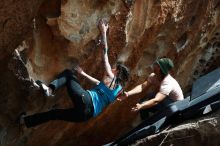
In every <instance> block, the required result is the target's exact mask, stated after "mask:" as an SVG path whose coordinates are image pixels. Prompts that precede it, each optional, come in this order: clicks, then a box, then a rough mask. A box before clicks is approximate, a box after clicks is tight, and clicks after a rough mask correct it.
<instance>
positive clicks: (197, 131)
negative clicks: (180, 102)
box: [132, 111, 220, 146]
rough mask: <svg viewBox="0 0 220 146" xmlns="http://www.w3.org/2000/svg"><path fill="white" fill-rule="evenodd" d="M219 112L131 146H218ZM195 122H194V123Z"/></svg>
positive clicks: (219, 133) (219, 131) (219, 141)
mask: <svg viewBox="0 0 220 146" xmlns="http://www.w3.org/2000/svg"><path fill="white" fill-rule="evenodd" d="M219 115H220V111H218V112H216V113H214V114H212V115H209V116H206V117H203V118H199V119H196V120H193V121H192V120H191V121H187V122H185V123H183V124H181V125H179V126H177V127H175V128H170V129H169V130H164V131H163V132H161V133H159V134H156V135H152V136H149V137H147V138H144V139H141V140H138V141H137V142H135V143H134V144H132V145H135V146H138V145H151V146H159V145H163V146H170V145H174V146H175V145H178V146H185V145H189V146H199V145H211V146H219V145H220V140H219V138H218V137H219V135H220V124H219V122H220V117H219ZM195 121H196V122H195Z"/></svg>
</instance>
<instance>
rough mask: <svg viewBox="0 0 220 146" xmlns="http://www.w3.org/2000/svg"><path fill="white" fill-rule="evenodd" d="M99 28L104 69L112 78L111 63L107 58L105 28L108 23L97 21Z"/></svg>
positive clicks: (106, 28)
mask: <svg viewBox="0 0 220 146" xmlns="http://www.w3.org/2000/svg"><path fill="white" fill-rule="evenodd" d="M99 29H100V31H101V35H102V42H101V43H102V46H103V55H104V64H105V69H106V72H107V74H108V75H109V77H110V78H114V73H113V72H112V68H111V65H110V63H109V60H108V44H107V35H106V33H107V30H108V24H107V23H106V22H104V21H103V20H101V21H100V22H99Z"/></svg>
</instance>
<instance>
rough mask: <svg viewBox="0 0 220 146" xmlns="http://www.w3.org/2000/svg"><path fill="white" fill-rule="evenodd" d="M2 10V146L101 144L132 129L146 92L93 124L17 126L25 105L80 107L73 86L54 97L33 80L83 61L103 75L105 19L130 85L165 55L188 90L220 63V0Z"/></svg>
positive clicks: (37, 2)
mask: <svg viewBox="0 0 220 146" xmlns="http://www.w3.org/2000/svg"><path fill="white" fill-rule="evenodd" d="M0 8H1V9H0V12H1V13H0V29H1V32H0V66H1V67H0V79H1V82H0V95H1V97H0V138H1V145H16V144H17V145H27V146H29V145H31V146H35V145H36V146H39V145H50V146H53V145H54V146H55V145H88V144H89V145H101V144H103V143H107V142H109V141H112V139H114V138H116V137H118V136H119V135H121V134H122V133H124V132H126V131H128V130H129V129H130V128H131V125H132V121H133V120H134V119H135V117H136V114H135V113H131V112H130V108H131V107H132V105H134V104H135V102H136V101H137V100H138V98H141V97H143V96H144V95H139V96H137V98H133V99H129V100H126V101H125V102H123V103H119V102H115V103H113V104H112V105H111V106H109V107H108V108H107V109H106V110H105V111H104V113H103V114H102V115H100V116H99V117H97V118H96V119H91V120H90V121H88V122H85V123H80V124H79V123H78V124H75V123H67V122H62V121H53V122H49V123H46V124H43V125H41V126H38V127H36V128H33V129H25V131H24V132H23V133H20V132H21V131H19V129H18V126H17V125H16V124H15V123H16V118H17V116H18V115H19V113H21V112H22V111H27V112H28V114H32V113H36V112H39V111H46V110H48V109H49V108H51V106H52V105H54V104H55V103H58V106H59V107H61V108H67V107H69V106H72V105H71V103H70V101H69V99H68V96H67V94H66V91H65V89H61V90H60V91H58V92H57V93H56V97H55V99H46V98H45V97H43V95H42V94H41V93H40V92H39V91H35V90H34V88H33V87H32V85H31V78H33V79H40V80H43V81H45V82H47V83H48V82H49V81H51V80H52V79H53V78H54V77H55V76H56V75H57V73H59V72H60V71H62V70H63V69H64V68H67V67H70V66H71V65H73V64H77V63H79V64H80V65H81V66H82V68H83V69H84V70H85V71H86V72H87V73H89V74H90V75H92V76H94V77H96V78H98V79H100V77H101V75H102V74H103V71H102V69H101V66H103V64H102V50H100V48H99V47H98V46H97V41H98V38H99V32H98V30H97V21H98V19H99V18H102V17H105V18H106V19H107V20H108V21H109V26H110V28H109V31H108V43H109V48H110V50H109V57H110V62H111V63H112V64H114V63H115V62H116V61H122V62H124V63H125V64H126V65H128V66H129V67H130V69H131V71H132V78H131V81H130V84H129V85H128V86H127V87H126V88H127V89H130V88H131V87H133V86H135V85H137V84H138V83H140V82H142V81H143V80H144V79H145V78H146V76H147V75H148V74H149V72H150V70H149V68H147V69H146V66H148V65H150V64H151V63H152V62H153V61H154V60H155V59H156V58H157V57H160V56H169V57H170V58H172V59H173V60H174V63H175V70H174V71H173V75H174V76H176V78H177V79H178V80H179V82H180V84H181V86H182V87H183V89H184V91H189V90H190V86H191V84H192V82H193V81H194V80H195V79H196V78H198V77H199V76H200V75H202V74H204V73H207V72H209V71H211V70H213V69H215V68H216V67H219V65H220V64H219V62H220V53H219V51H220V1H219V0H200V1H197V0H187V1H186V0H185V1H184V0H156V1H155V0H136V1H133V0H121V1H114V0H85V1H81V0H44V1H43V0H23V1H21V0H19V1H14V0H7V1H6V0H3V1H1V2H0ZM19 44H20V46H18V45H19ZM15 49H16V50H17V51H18V53H16V52H15V51H14V50H15ZM18 54H20V56H19V55H18ZM82 83H83V86H84V87H86V88H90V87H91V85H90V84H88V83H87V82H86V80H84V79H82Z"/></svg>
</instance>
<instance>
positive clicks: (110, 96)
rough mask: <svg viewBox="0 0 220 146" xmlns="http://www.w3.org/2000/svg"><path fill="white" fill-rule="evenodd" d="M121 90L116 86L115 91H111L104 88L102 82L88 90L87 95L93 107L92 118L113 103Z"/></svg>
mask: <svg viewBox="0 0 220 146" xmlns="http://www.w3.org/2000/svg"><path fill="white" fill-rule="evenodd" d="M121 89H122V87H121V86H120V85H117V86H116V87H115V89H113V90H111V89H109V88H108V87H106V85H105V84H104V83H103V82H100V83H99V84H98V85H97V86H95V87H94V88H93V89H91V90H88V92H89V94H90V95H91V98H92V102H93V107H94V114H93V117H95V116H97V115H98V114H100V113H101V112H102V110H103V109H104V108H105V107H106V106H107V105H109V104H110V103H112V102H113V101H115V99H116V97H117V95H118V93H119V92H120V91H121Z"/></svg>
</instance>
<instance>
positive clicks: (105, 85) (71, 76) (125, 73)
mask: <svg viewBox="0 0 220 146" xmlns="http://www.w3.org/2000/svg"><path fill="white" fill-rule="evenodd" d="M99 29H100V31H101V35H102V40H101V41H100V44H101V47H102V49H103V57H104V66H105V71H106V73H105V74H104V77H103V79H102V81H99V80H97V79H95V78H93V77H91V76H90V75H88V74H87V73H85V72H84V71H83V70H82V68H81V67H79V66H76V67H74V71H72V70H70V69H66V70H64V71H63V72H62V73H60V74H59V75H58V76H57V77H56V79H55V80H53V81H52V82H51V83H50V84H49V85H48V86H47V85H45V84H44V83H42V82H38V84H39V86H40V87H41V89H42V90H43V92H44V94H45V96H52V95H54V92H55V90H57V89H59V88H61V87H63V86H66V88H67V91H68V95H69V97H70V98H71V100H72V101H73V103H74V107H72V108H68V109H52V110H50V111H47V112H42V113H36V114H34V115H29V116H21V117H20V122H21V123H22V124H25V125H26V127H33V126H36V125H39V124H42V123H45V122H47V121H50V120H64V121H71V122H82V121H86V120H88V119H90V118H92V117H96V116H98V115H99V114H100V113H101V112H102V111H103V109H104V108H105V107H106V106H108V105H109V104H110V103H112V102H114V101H115V100H116V98H117V96H118V95H119V94H120V93H122V87H123V86H124V85H125V82H126V81H128V77H129V70H128V68H127V67H126V66H124V65H123V64H119V63H117V64H116V66H115V67H114V68H111V66H110V64H109V60H108V45H107V36H106V32H107V30H108V24H107V23H106V22H104V21H103V20H101V21H100V23H99ZM75 73H78V74H80V75H82V76H84V77H86V78H87V79H88V80H90V81H91V82H93V83H94V84H95V85H96V86H95V87H94V88H92V89H90V90H85V89H84V88H83V87H82V86H81V85H80V83H79V81H78V79H77V76H76V75H75Z"/></svg>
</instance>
